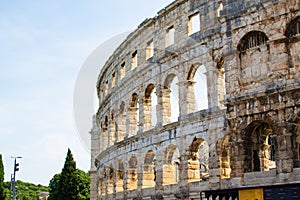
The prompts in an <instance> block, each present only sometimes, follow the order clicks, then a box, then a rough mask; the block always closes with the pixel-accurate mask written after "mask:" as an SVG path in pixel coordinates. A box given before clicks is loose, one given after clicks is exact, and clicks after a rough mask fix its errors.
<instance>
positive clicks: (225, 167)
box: [220, 135, 231, 179]
mask: <svg viewBox="0 0 300 200" xmlns="http://www.w3.org/2000/svg"><path fill="white" fill-rule="evenodd" d="M220 149H221V150H220V166H221V179H223V178H230V172H231V168H230V143H229V136H228V135H227V136H225V137H224V139H223V141H222V143H221V148H220Z"/></svg>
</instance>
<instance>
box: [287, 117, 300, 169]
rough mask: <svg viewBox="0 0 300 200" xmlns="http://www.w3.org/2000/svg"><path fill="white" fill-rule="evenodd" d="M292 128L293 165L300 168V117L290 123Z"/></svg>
mask: <svg viewBox="0 0 300 200" xmlns="http://www.w3.org/2000/svg"><path fill="white" fill-rule="evenodd" d="M290 123H291V125H292V126H290V127H291V129H290V130H289V131H290V132H291V134H292V137H291V140H292V141H291V143H292V152H293V164H294V168H299V167H300V117H297V118H296V120H293V121H292V122H290Z"/></svg>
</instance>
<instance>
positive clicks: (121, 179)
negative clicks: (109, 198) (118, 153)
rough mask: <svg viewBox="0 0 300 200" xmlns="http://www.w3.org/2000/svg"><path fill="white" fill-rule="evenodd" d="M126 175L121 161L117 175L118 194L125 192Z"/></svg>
mask: <svg viewBox="0 0 300 200" xmlns="http://www.w3.org/2000/svg"><path fill="white" fill-rule="evenodd" d="M124 174H125V168H124V164H123V161H122V160H119V163H118V170H117V173H116V192H123V190H124V187H123V186H124Z"/></svg>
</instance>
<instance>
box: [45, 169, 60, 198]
mask: <svg viewBox="0 0 300 200" xmlns="http://www.w3.org/2000/svg"><path fill="white" fill-rule="evenodd" d="M59 179H60V174H55V175H54V176H53V178H52V179H51V180H50V183H49V193H50V196H49V198H48V199H49V200H57V199H59V196H58V188H59V185H58V184H59Z"/></svg>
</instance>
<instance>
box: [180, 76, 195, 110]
mask: <svg viewBox="0 0 300 200" xmlns="http://www.w3.org/2000/svg"><path fill="white" fill-rule="evenodd" d="M195 83H196V82H195V81H186V82H185V83H184V89H185V91H184V93H183V96H184V97H185V99H183V102H186V103H185V104H184V105H185V109H183V108H184V107H183V108H182V110H181V112H182V114H183V115H185V114H189V113H192V112H195V111H196V99H195V90H194V85H195Z"/></svg>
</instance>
